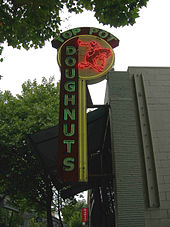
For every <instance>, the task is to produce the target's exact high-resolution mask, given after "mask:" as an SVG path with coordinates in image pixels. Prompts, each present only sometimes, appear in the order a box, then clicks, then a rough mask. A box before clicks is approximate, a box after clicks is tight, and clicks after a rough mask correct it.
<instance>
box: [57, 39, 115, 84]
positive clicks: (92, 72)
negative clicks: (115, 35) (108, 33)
mask: <svg viewBox="0 0 170 227" xmlns="http://www.w3.org/2000/svg"><path fill="white" fill-rule="evenodd" d="M70 42H71V43H74V47H75V49H76V52H77V55H78V61H77V62H76V67H77V69H78V75H79V78H80V79H84V80H86V81H87V82H88V83H96V82H99V81H101V80H103V79H104V78H105V75H106V74H107V72H108V71H109V70H110V69H111V67H112V66H113V64H114V60H115V55H114V51H113V49H112V47H111V46H110V44H109V43H108V42H106V41H105V40H104V39H101V38H100V37H96V36H93V35H79V36H74V37H73V38H71V39H68V40H67V41H66V42H64V44H63V45H61V47H60V48H59V50H58V55H57V60H58V64H59V66H60V67H61V52H62V48H64V47H65V46H67V45H69V43H70ZM71 61H72V64H74V61H73V59H72V58H71V57H70V64H71Z"/></svg>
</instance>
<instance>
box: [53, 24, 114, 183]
mask: <svg viewBox="0 0 170 227" xmlns="http://www.w3.org/2000/svg"><path fill="white" fill-rule="evenodd" d="M118 44H119V40H118V39H117V38H116V37H115V36H114V35H112V34H110V33H109V32H106V31H104V30H101V29H98V28H90V27H86V28H74V29H71V30H68V31H65V32H63V33H61V34H60V35H59V36H58V37H57V38H56V39H54V40H53V41H52V46H53V47H55V48H57V49H58V56H57V59H58V63H59V66H60V68H61V84H60V116H59V139H58V149H57V157H58V178H59V179H60V180H61V181H63V182H68V183H72V182H80V181H81V182H87V181H88V166H87V162H88V161H87V159H88V157H87V129H86V128H87V122H86V83H89V84H93V83H97V82H99V81H101V80H103V79H104V78H105V76H106V73H107V72H108V71H109V70H110V69H111V67H112V65H113V63H114V52H113V50H112V49H113V48H115V47H116V46H118Z"/></svg>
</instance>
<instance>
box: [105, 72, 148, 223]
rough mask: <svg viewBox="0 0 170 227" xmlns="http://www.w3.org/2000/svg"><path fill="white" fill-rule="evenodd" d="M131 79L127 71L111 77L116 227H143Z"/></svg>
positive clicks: (108, 93) (142, 207) (112, 73)
mask: <svg viewBox="0 0 170 227" xmlns="http://www.w3.org/2000/svg"><path fill="white" fill-rule="evenodd" d="M132 94H133V92H132V80H130V78H129V74H128V73H127V72H114V71H111V73H110V74H109V75H108V83H107V101H108V102H109V104H110V119H111V136H112V154H113V174H114V188H115V203H116V204H115V205H116V208H115V209H116V227H144V226H145V217H144V196H143V184H142V176H141V175H142V174H141V165H140V163H141V162H140V155H139V144H138V138H137V127H136V113H135V108H134V107H135V103H134V98H133V95H132Z"/></svg>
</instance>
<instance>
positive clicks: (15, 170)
mask: <svg viewBox="0 0 170 227" xmlns="http://www.w3.org/2000/svg"><path fill="white" fill-rule="evenodd" d="M58 111H59V83H57V86H55V84H54V83H53V78H51V79H50V80H49V81H47V80H46V79H45V78H43V80H42V84H39V85H38V83H37V81H36V80H34V81H33V82H31V81H27V82H26V83H24V84H23V85H22V94H21V95H17V96H16V97H14V96H13V95H12V94H11V93H10V92H9V91H5V92H4V93H3V92H0V131H1V133H0V194H2V195H8V196H10V198H11V200H12V201H14V202H15V203H16V204H17V206H19V208H20V209H23V210H32V209H35V210H37V211H40V212H43V211H47V214H48V215H50V214H51V202H52V198H53V192H52V183H51V181H50V179H49V177H48V175H47V174H46V173H45V172H44V171H43V169H42V167H41V166H40V164H39V162H38V161H37V159H36V157H35V156H34V155H33V153H32V152H31V149H30V146H29V143H28V142H27V135H28V134H31V133H34V132H37V131H39V130H41V129H45V128H48V127H50V126H54V125H56V124H57V122H58Z"/></svg>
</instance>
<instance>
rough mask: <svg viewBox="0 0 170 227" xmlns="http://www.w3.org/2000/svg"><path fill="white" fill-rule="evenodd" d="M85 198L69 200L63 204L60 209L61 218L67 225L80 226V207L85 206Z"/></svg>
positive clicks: (69, 226)
mask: <svg viewBox="0 0 170 227" xmlns="http://www.w3.org/2000/svg"><path fill="white" fill-rule="evenodd" d="M86 207H87V204H86V201H85V200H81V201H80V200H78V201H77V200H76V199H74V200H71V201H70V202H69V203H68V204H65V205H64V207H63V208H62V209H61V212H62V215H63V220H64V222H65V223H66V224H67V226H68V227H81V226H82V208H86Z"/></svg>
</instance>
